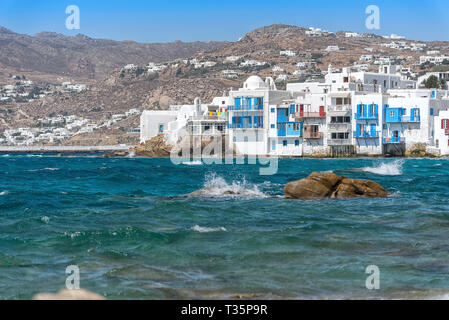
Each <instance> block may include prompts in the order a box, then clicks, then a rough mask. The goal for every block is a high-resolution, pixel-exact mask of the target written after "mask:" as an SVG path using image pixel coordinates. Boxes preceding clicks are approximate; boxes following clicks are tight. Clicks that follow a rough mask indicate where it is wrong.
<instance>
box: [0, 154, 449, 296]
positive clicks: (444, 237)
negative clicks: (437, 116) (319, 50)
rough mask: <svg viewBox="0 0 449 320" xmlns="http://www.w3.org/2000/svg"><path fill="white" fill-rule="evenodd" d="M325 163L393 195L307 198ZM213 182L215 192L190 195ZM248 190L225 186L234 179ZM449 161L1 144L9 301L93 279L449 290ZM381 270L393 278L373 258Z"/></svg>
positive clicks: (0, 282) (0, 285)
mask: <svg viewBox="0 0 449 320" xmlns="http://www.w3.org/2000/svg"><path fill="white" fill-rule="evenodd" d="M313 171H334V172H335V173H337V174H340V175H346V176H349V177H354V178H364V179H372V180H374V181H376V182H378V183H379V184H381V185H382V186H384V187H385V188H386V189H388V190H389V191H390V192H392V193H393V194H394V196H392V197H389V198H386V199H369V200H367V199H356V200H326V201H295V200H285V199H283V198H282V194H283V193H282V190H283V187H284V185H285V184H286V183H287V182H289V181H292V180H296V179H301V178H304V177H306V176H307V175H308V174H310V173H311V172H313ZM205 186H209V187H213V188H212V190H211V192H210V195H208V196H207V197H193V198H192V197H182V195H184V194H187V193H190V192H192V191H195V190H198V189H201V188H203V187H205ZM230 189H232V190H234V191H241V192H242V193H243V195H239V196H222V193H223V191H225V190H230ZM448 235H449V160H447V159H435V160H434V159H406V160H397V159H396V160H395V159H340V160H330V159H322V160H321V159H282V160H279V170H278V173H277V174H276V175H273V176H261V175H259V166H257V165H205V164H201V162H199V161H194V162H186V163H185V164H181V165H177V166H175V165H173V164H172V163H171V162H170V159H143V158H126V159H105V158H102V157H100V156H98V157H73V158H61V157H54V156H49V155H20V156H19V155H17V156H16V155H3V156H2V155H0V299H31V298H32V297H33V295H34V294H36V293H38V292H56V291H59V290H60V289H62V288H64V287H65V282H66V277H67V276H68V275H66V273H65V271H66V267H67V266H69V265H77V266H79V268H80V272H81V274H80V277H81V279H80V281H81V287H82V288H85V289H88V290H91V291H94V292H97V293H99V294H102V295H104V296H105V297H107V298H108V299H181V298H187V299H189V298H226V297H232V296H233V295H236V294H250V293H252V294H256V295H258V297H259V298H299V299H304V298H305V299H309V298H310V299H320V298H331V299H345V298H349V299H352V298H379V299H388V298H410V297H413V298H414V297H417V298H446V297H449V240H448ZM369 265H376V266H378V267H379V269H380V289H379V290H375V291H371V290H367V289H366V287H365V280H366V278H367V277H368V274H366V273H365V269H366V268H367V267H368V266H369Z"/></svg>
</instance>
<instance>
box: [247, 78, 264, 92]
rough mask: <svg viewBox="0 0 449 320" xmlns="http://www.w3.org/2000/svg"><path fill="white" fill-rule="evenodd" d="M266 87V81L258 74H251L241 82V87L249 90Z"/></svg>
mask: <svg viewBox="0 0 449 320" xmlns="http://www.w3.org/2000/svg"><path fill="white" fill-rule="evenodd" d="M266 87H267V85H266V83H265V82H264V81H263V80H262V78H261V77H259V76H251V77H249V78H248V79H247V80H246V81H245V83H244V84H243V88H244V89H249V90H257V89H265V88H266Z"/></svg>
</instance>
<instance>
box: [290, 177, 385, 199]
mask: <svg viewBox="0 0 449 320" xmlns="http://www.w3.org/2000/svg"><path fill="white" fill-rule="evenodd" d="M389 195H391V193H389V192H388V191H386V190H385V189H384V188H383V187H381V186H380V185H379V184H377V183H376V182H374V181H371V180H359V179H350V178H347V177H345V176H338V175H336V174H335V173H332V172H313V173H312V174H310V175H309V176H308V177H307V178H305V179H301V180H297V181H292V182H290V183H288V184H287V185H286V186H285V188H284V197H285V198H286V199H298V200H319V199H352V198H385V197H388V196H389Z"/></svg>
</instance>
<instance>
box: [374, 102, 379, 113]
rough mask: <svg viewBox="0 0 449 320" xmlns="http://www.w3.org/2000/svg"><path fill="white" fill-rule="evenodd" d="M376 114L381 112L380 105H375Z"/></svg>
mask: <svg viewBox="0 0 449 320" xmlns="http://www.w3.org/2000/svg"><path fill="white" fill-rule="evenodd" d="M375 114H379V105H377V104H376V105H375Z"/></svg>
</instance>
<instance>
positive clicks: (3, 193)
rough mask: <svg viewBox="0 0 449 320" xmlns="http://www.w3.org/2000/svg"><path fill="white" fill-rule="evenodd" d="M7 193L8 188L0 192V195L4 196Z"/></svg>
mask: <svg viewBox="0 0 449 320" xmlns="http://www.w3.org/2000/svg"><path fill="white" fill-rule="evenodd" d="M8 193H9V191H8V190H5V191H2V192H0V196H6V195H7V194H8Z"/></svg>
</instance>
